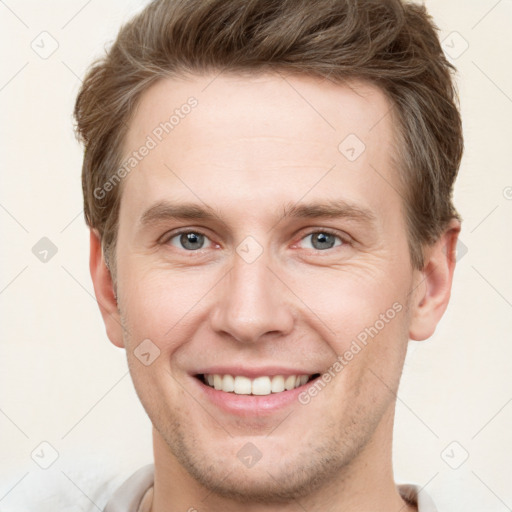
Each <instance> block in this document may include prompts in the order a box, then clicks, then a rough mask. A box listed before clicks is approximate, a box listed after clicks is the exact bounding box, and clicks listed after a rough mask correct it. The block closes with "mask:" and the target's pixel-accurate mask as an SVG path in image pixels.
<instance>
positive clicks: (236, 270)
mask: <svg viewBox="0 0 512 512" xmlns="http://www.w3.org/2000/svg"><path fill="white" fill-rule="evenodd" d="M249 243H250V242H249ZM245 249H247V247H245ZM253 250H254V248H250V247H249V251H246V252H245V253H244V245H243V243H242V244H240V246H239V247H238V248H237V254H235V255H234V258H233V266H232V268H231V271H230V272H229V274H228V275H227V276H226V279H225V280H223V281H224V283H223V286H222V288H221V289H220V290H219V291H220V293H219V294H218V296H217V297H216V303H215V311H214V312H213V314H212V316H211V318H212V327H213V329H214V330H216V331H217V332H221V331H223V332H225V333H228V334H230V335H231V336H232V337H233V338H235V339H236V340H238V341H240V342H255V341H258V340H259V339H261V337H262V336H264V335H265V334H270V333H272V334H274V335H276V336H277V335H278V334H281V335H283V334H287V333H288V332H290V330H291V329H292V327H293V314H292V311H291V307H290V304H289V303H288V301H287V294H286V292H285V286H284V285H283V283H282V282H281V281H280V280H279V279H277V277H276V276H275V275H274V272H273V271H271V270H270V268H269V266H270V264H271V261H270V257H269V256H268V253H267V252H266V251H263V250H261V251H260V254H259V256H257V257H256V258H255V259H254V253H253V254H252V257H251V258H248V257H246V254H248V253H250V252H251V251H253Z"/></svg>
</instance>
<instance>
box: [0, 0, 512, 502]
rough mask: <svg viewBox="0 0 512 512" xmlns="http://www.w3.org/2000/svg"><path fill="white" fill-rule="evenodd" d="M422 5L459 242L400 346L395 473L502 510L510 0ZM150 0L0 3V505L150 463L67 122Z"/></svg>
mask: <svg viewBox="0 0 512 512" xmlns="http://www.w3.org/2000/svg"><path fill="white" fill-rule="evenodd" d="M426 3H427V7H428V8H429V9H430V11H431V13H432V14H433V16H434V18H435V20H436V22H437V24H438V25H439V27H440V28H441V38H442V39H444V40H445V50H446V52H447V53H449V54H450V55H451V56H452V58H453V61H454V62H455V64H456V65H457V67H458V70H459V89H460V95H461V103H462V113H463V118H464V127H465V141H466V153H465V156H464V160H463V163H462V167H461V171H460V177H459V179H458V182H457V185H456V193H455V200H456V205H457V206H458V208H459V210H460V212H461V214H462V216H463V217H464V224H463V231H462V235H461V240H462V243H463V244H464V245H463V246H461V252H460V253H459V254H460V255H461V257H460V260H459V264H458V268H457V269H456V275H455V283H454V289H453V294H452V301H451V304H450V306H449V309H448V311H447V313H446V315H445V317H444V319H443V320H442V322H441V324H440V325H439V328H438V330H437V331H436V334H435V335H434V336H433V337H432V338H431V339H430V340H429V341H426V342H421V343H418V342H411V343H410V350H409V354H408V357H407V361H406V366H405V369H404V376H403V379H402V384H401V387H400V390H399V394H398V401H397V402H398V403H397V419H396V428H395V445H394V467H395V472H396V480H397V482H411V483H417V484H419V485H420V486H425V489H426V491H427V492H428V493H429V494H430V495H431V496H432V497H433V498H434V500H435V501H436V503H437V504H438V506H439V508H440V510H441V511H443V510H444V511H450V512H459V511H460V512H462V511H464V512H482V511H492V512H502V511H503V512H504V511H506V510H511V509H512V486H511V484H512V468H511V466H512V463H511V461H512V441H511V432H512V379H511V378H510V373H511V370H510V369H511V361H512V336H511V334H510V333H511V330H512V277H511V271H510V267H511V258H510V254H511V253H512V242H511V240H512V237H511V229H510V224H511V222H510V221H511V219H512V172H511V163H510V162H511V160H512V158H511V157H512V151H511V147H512V123H511V121H510V120H511V118H512V67H511V64H510V62H511V60H510V55H511V54H512V35H511V31H512V1H511V0H501V1H497V0H478V1H477V0H472V1H468V0H452V1H442V0H429V1H427V2H426ZM143 4H145V2H143V1H140V0H139V1H136V0H131V1H121V0H110V1H108V2H100V1H99V0H89V1H85V0H84V1H78V0H73V1H63V0H62V1H55V0H53V1H47V2H38V1H36V0H25V1H20V2H14V0H8V1H7V2H0V20H1V21H0V38H1V45H0V52H1V62H2V68H1V75H0V119H1V120H2V123H1V127H0V130H1V136H0V145H1V151H0V166H1V178H0V179H1V183H0V229H1V236H2V240H3V243H2V251H1V252H0V261H1V266H0V269H1V270H0V313H1V323H0V329H1V330H0V333H1V344H0V461H1V462H0V510H1V511H2V512H11V511H21V510H29V509H30V510H40V511H52V512H53V511H55V510H66V511H68V512H77V511H83V510H91V511H92V510H98V509H102V508H103V506H104V504H105V501H106V499H107V497H108V495H109V494H110V493H111V492H112V490H113V489H114V488H115V487H117V486H118V485H119V484H120V483H121V482H122V481H123V480H124V479H125V478H126V477H127V476H128V475H130V474H131V473H132V472H133V471H134V470H135V469H137V468H138V467H140V466H141V465H143V464H145V463H148V462H151V460H152V453H151V429H150V423H149V420H148V419H147V418H146V416H145V413H144V411H143V409H142V407H141V405H140V404H139V402H138V399H137V397H136V395H135V392H134V390H133V386H132V384H131V381H130V378H129V375H128V373H127V367H126V362H125V357H124V352H123V351H122V350H119V349H117V348H115V347H114V346H112V345H111V344H110V342H109V341H108V340H107V338H106V335H105V332H104V327H103V324H102V321H101V317H100V315H99V311H98V308H97V305H96V302H95V300H94V297H93V289H92V285H91V280H90V276H89V273H88V232H87V230H86V227H85V223H84V220H83V215H82V208H81V201H82V197H81V188H80V169H81V156H82V155H81V148H80V147H79V146H78V144H77V142H76V141H75V140H74V136H73V131H72V119H71V112H72V108H73V102H74V99H75V95H76V93H77V90H78V87H79V84H80V77H81V76H83V74H84V71H85V69H86V67H87V66H88V65H89V64H90V62H91V60H92V59H93V58H94V57H95V56H98V55H99V54H100V53H101V52H102V50H103V47H104V46H105V44H106V43H107V42H108V41H110V40H112V39H113V38H114V37H115V34H116V31H117V29H118V28H119V26H120V24H121V22H123V21H126V20H128V19H129V18H130V17H131V15H132V14H133V13H134V12H135V11H137V10H138V9H139V8H140V7H141V6H142V5H143ZM44 31H46V32H47V33H48V34H43V35H40V34H41V33H42V32H44ZM454 32H455V33H454ZM31 44H32V46H31ZM57 44H58V48H56V50H55V52H54V53H53V54H51V55H49V56H48V55H46V54H44V52H50V51H51V50H52V49H53V46H56V45H57ZM35 50H37V51H35ZM37 52H39V53H37ZM42 57H47V58H42ZM42 237H47V238H49V239H50V240H51V241H52V243H53V244H54V245H55V246H56V248H57V253H56V254H55V255H54V256H53V257H51V258H50V257H49V256H50V255H49V256H48V261H47V262H46V263H44V262H41V261H40V260H39V259H38V258H36V256H35V255H34V254H33V252H32V248H33V246H34V245H35V244H36V243H37V242H38V241H39V240H40V239H41V238H42ZM466 251H467V252H466ZM42 442H46V443H49V445H48V444H44V445H41V443H42ZM454 443H455V444H454ZM57 453H58V458H57V459H56V460H55V462H54V463H53V464H52V465H51V466H50V467H49V468H48V469H42V468H41V467H40V465H48V464H50V463H51V462H52V460H53V459H52V456H53V455H55V456H57ZM466 455H467V456H468V458H467V460H465V461H464V462H463V460H464V458H465V456H466ZM32 457H33V458H32ZM459 465H460V466H459ZM450 466H453V467H455V466H459V467H458V468H457V469H454V468H452V467H450Z"/></svg>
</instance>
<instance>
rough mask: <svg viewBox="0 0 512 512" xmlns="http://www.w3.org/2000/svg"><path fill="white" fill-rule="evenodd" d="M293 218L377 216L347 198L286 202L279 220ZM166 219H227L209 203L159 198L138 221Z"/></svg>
mask: <svg viewBox="0 0 512 512" xmlns="http://www.w3.org/2000/svg"><path fill="white" fill-rule="evenodd" d="M290 218H297V219H317V218H330V219H338V218H346V219H349V220H354V221H357V222H361V223H366V224H373V223H374V222H375V220H376V216H375V214H374V213H373V212H372V211H371V210H369V209H368V208H365V207H362V206H359V205H355V204H353V203H349V202H347V201H344V200H338V201H334V200H330V201H321V202H313V203H309V204H298V203H293V202H290V203H287V204H286V205H284V207H283V209H282V215H281V217H280V218H279V219H278V223H279V222H281V221H282V220H285V219H290ZM166 220H205V221H217V222H219V221H220V222H221V223H224V222H223V221H222V218H221V215H220V214H219V213H218V212H217V211H216V210H215V209H213V208H211V207H210V206H207V205H199V204H195V203H172V202H169V201H159V202H158V203H156V204H155V205H153V206H151V207H150V208H148V209H147V210H146V211H145V212H144V213H143V214H142V215H141V217H140V221H139V224H140V225H141V226H143V227H146V226H148V225H150V224H154V223H157V222H161V221H166Z"/></svg>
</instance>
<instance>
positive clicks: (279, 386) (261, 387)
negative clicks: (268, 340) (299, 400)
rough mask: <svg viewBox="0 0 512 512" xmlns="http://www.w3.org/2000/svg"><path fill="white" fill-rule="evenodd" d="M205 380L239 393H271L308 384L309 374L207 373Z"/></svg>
mask: <svg viewBox="0 0 512 512" xmlns="http://www.w3.org/2000/svg"><path fill="white" fill-rule="evenodd" d="M204 377H205V380H206V382H207V383H208V385H209V386H211V387H213V388H215V389H218V390H222V391H227V392H228V393H231V392H232V393H235V394H237V395H250V394H253V395H270V393H279V392H281V391H284V390H285V389H286V390H290V389H293V388H298V387H299V386H302V385H304V384H306V382H307V381H308V379H309V375H287V376H284V375H275V376H273V377H266V376H264V377H256V378H255V379H249V378H248V377H243V376H241V375H237V376H236V377H234V376H233V375H219V374H206V375H205V376H204Z"/></svg>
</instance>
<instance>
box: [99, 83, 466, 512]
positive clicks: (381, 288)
mask: <svg viewBox="0 0 512 512" xmlns="http://www.w3.org/2000/svg"><path fill="white" fill-rule="evenodd" d="M214 78H215V75H210V76H189V77H187V78H186V79H165V80H162V81H160V82H158V83H156V84H155V85H153V86H152V87H151V88H150V89H148V90H147V91H146V92H145V93H144V95H143V96H142V98H141V102H140V104H139V106H138V108H137V111H136V113H135V115H134V117H133V118H132V119H131V121H130V124H129V127H130V129H129V132H128V134H127V137H126V140H125V147H124V149H125V154H126V155H128V154H130V152H131V151H133V150H135V149H136V148H139V147H140V146H141V145H142V144H143V143H144V141H145V139H146V137H147V135H148V134H151V132H152V130H153V129H154V128H155V126H157V125H158V124H159V123H160V122H162V121H163V120H165V119H168V117H169V115H170V114H172V112H173V111H174V110H175V109H176V108H178V107H179V106H180V105H182V104H183V103H185V102H186V101H187V98H189V97H190V96H194V97H195V98H197V100H198V105H197V107H196V108H195V109H193V110H192V112H191V113H190V114H189V115H187V116H185V118H184V119H182V120H180V123H179V125H178V126H176V128H175V129H174V130H173V131H172V132H171V133H169V134H168V135H167V136H166V137H165V138H164V139H163V140H162V141H161V142H160V143H159V144H158V146H157V147H156V148H154V149H153V150H152V151H151V152H150V153H149V154H148V155H147V156H146V157H145V158H144V159H143V160H142V161H141V162H140V163H139V164H138V166H137V168H136V169H135V170H134V171H132V172H131V173H130V174H129V176H128V177H127V178H125V180H124V181H123V183H122V200H121V207H120V216H119V231H118V243H117V247H116V265H117V269H116V272H117V274H116V277H117V284H116V287H117V289H116V290H114V285H113V282H112V277H111V275H110V273H109V271H108V269H107V267H106V265H105V261H104V258H103V255H102V251H101V246H100V241H99V238H98V235H97V232H96V231H95V230H92V231H91V259H90V267H91V275H92V278H93V282H94V288H95V293H96V296H97V299H98V303H99V305H100V309H101V312H102V315H103V318H104V321H105V325H106V330H107V334H108V337H109V339H110V340H111V341H112V343H114V344H115V345H116V346H118V347H124V348H125V349H126V354H127V359H128V364H129V368H130V372H131V375H132V378H133V382H134V385H135V388H136V390H137V393H138V395H139V397H140V400H141V402H142V404H143V406H144V408H145V410H146V411H147V413H148V415H149V417H150V419H151V421H152V423H153V426H154V428H153V440H154V458H155V485H154V489H153V499H152V511H153V512H164V511H169V510H172V511H181V510H183V511H185V510H189V509H191V508H192V507H193V508H195V509H197V510H200V511H201V512H203V511H221V510H222V511H228V512H229V511H235V510H239V509H240V505H241V504H243V509H244V510H247V511H251V512H256V511H258V512H260V511H261V512H263V511H265V512H267V511H274V510H280V511H286V512H287V511H299V510H300V511H303V510H308V511H309V512H314V511H320V510H322V511H333V512H334V511H339V510H344V511H345V512H357V511H365V512H370V511H380V512H382V511H394V512H398V511H412V510H416V508H415V507H413V506H410V505H407V504H406V503H405V502H404V501H403V500H402V498H401V497H400V495H399V493H398V491H397V488H396V486H395V483H394V480H393V473H392V459H391V449H392V429H393V419H394V411H395V401H396V392H397V389H398V385H399V381H400V376H401V372H402V368H403V362H404V357H405V354H406V350H407V343H408V340H409V339H414V340H423V339H426V338H428V337H429V336H431V335H432V333H433V332H434V330H435V327H436V324H437V323H438V321H439V320H440V318H441V316H442V315H443V313H444V311H445V309H446V306H447V304H448V301H449V296H450V288H451V283H452V276H453V271H454V266H455V259H454V254H453V253H454V250H455V244H456V239H457V236H458V233H459V230H460V225H459V223H458V222H457V221H455V220H454V221H453V222H452V223H451V224H450V225H449V226H448V228H447V229H446V231H445V232H444V234H443V235H442V236H441V237H440V238H439V240H438V241H437V242H436V243H435V244H434V245H432V246H430V247H427V248H426V249H425V268H424V269H422V270H416V269H413V268H412V265H411V260H410V255H409V250H408V245H407V241H408V239H407V231H406V224H405V218H404V213H403V203H402V198H401V196H400V195H399V194H398V193H397V192H396V190H399V180H398V176H397V170H396V166H395V165H394V163H393V159H392V156H393V155H392V147H393V116H392V115H386V113H388V111H389V108H390V104H389V102H388V100H387V99H386V97H385V96H384V94H383V93H382V92H381V91H380V90H379V89H378V88H376V87H375V86H372V85H369V84H365V83H361V82H353V83H351V84H350V86H349V85H348V84H347V85H339V84H334V83H331V82H329V81H323V80H321V79H316V78H308V77H304V76H291V75H288V76H286V75H282V74H273V75H272V74H259V75H253V76H251V77H241V76H235V75H232V74H231V75H229V74H222V75H219V76H217V77H216V78H215V79H214ZM379 120H380V122H378V121H379ZM351 133H352V134H356V135H357V136H358V137H359V138H360V139H361V140H362V141H364V144H365V145H366V149H365V151H364V152H363V153H362V154H361V155H360V156H359V157H358V158H357V159H356V160H355V161H353V162H350V161H349V160H348V159H347V158H346V157H345V156H344V155H343V154H341V153H340V151H339V150H338V145H339V144H340V142H341V141H342V140H343V139H344V138H345V137H346V136H347V135H348V134H351ZM376 170H378V172H376ZM164 200H165V201H170V202H189V203H194V204H196V205H198V206H201V207H204V206H205V205H208V206H210V207H212V208H214V209H215V212H216V215H217V217H215V219H213V220H205V219H184V220H179V219H178V220H176V219H163V220H160V221H156V222H152V223H150V224H149V225H142V223H141V216H142V215H143V213H144V212H145V211H146V210H148V209H149V208H150V207H152V206H153V205H155V204H156V203H158V202H159V201H164ZM326 200H332V201H336V202H338V203H339V202H341V201H345V202H348V203H350V204H352V205H354V206H355V207H357V208H361V209H366V210H368V211H369V212H371V214H372V216H373V218H374V220H373V222H361V221H358V220H354V219H353V218H347V217H340V218H325V217H322V218H287V219H283V220H280V215H281V213H282V211H283V208H284V207H285V206H286V205H288V204H309V203H313V202H317V201H318V202H320V201H326ZM178 228H180V229H181V228H187V229H188V230H189V231H191V232H195V233H202V234H204V235H206V238H205V239H204V245H203V247H202V248H199V245H200V244H196V246H193V247H198V248H193V249H192V250H191V249H190V248H186V247H184V246H183V245H180V237H179V236H174V238H171V237H172V235H173V232H175V231H176V230H177V229H178ZM322 229H328V230H329V231H331V232H333V233H334V234H335V236H336V237H337V236H339V237H341V238H339V239H338V238H333V239H331V240H335V241H336V242H335V243H334V246H333V247H332V248H330V247H329V248H322V247H321V248H318V243H316V241H315V239H314V238H315V237H314V236H311V235H312V234H314V233H319V232H322ZM164 235H166V237H164ZM247 236H252V237H253V238H254V239H255V240H256V241H257V242H258V244H259V245H260V247H261V249H262V253H261V255H260V256H259V257H258V258H257V259H256V260H255V261H253V262H252V263H247V262H246V261H245V260H244V259H243V258H242V257H240V256H239V254H238V253H237V251H236V249H237V247H238V246H239V244H240V243H241V242H242V241H243V240H244V239H245V238H246V237H247ZM324 247H325V246H324ZM114 292H115V293H114ZM115 295H116V296H117V301H116V297H115ZM394 303H399V304H400V305H402V306H403V309H402V310H401V311H400V312H399V313H397V314H396V316H395V318H394V319H393V320H392V321H389V322H388V323H386V325H385V327H384V328H383V329H381V330H380V331H379V332H378V335H377V336H375V337H374V338H373V339H371V340H370V341H369V343H368V344H367V346H365V347H364V349H363V350H361V351H360V352H359V353H358V354H357V355H355V356H354V358H353V359H352V360H351V361H350V362H349V363H348V364H347V365H346V366H345V367H344V368H343V370H342V371H340V372H338V373H337V374H336V376H335V378H333V379H332V380H331V382H329V383H328V385H326V386H325V388H324V389H322V390H321V391H320V392H319V393H318V395H317V396H316V397H314V399H312V400H311V401H310V402H309V403H308V404H306V405H302V404H301V403H299V402H298V401H295V402H294V403H293V404H291V405H289V406H286V407H285V408H283V409H282V410H279V411H276V412H273V413H271V414H265V413H264V412H261V411H260V413H259V414H258V413H257V412H255V413H254V414H247V415H246V416H245V417H241V416H239V415H233V414H230V413H227V412H225V411H223V410H221V409H219V408H218V407H217V406H216V405H214V404H213V403H211V402H210V401H209V400H208V399H206V398H205V396H204V395H203V394H202V393H200V392H199V391H198V386H197V383H196V382H194V381H193V379H194V377H193V376H191V375H190V372H193V371H194V370H197V369H198V368H201V367H203V368H204V367H206V366H212V365H220V364H226V365H230V364H237V365H240V366H243V367H251V366H256V367H258V366H259V367H261V366H266V365H282V366H285V367H286V368H302V369H306V370H309V371H308V372H306V373H310V372H311V373H313V372H312V371H311V370H313V371H318V372H322V371H326V370H327V369H328V368H329V367H330V366H331V365H332V364H333V363H334V361H335V360H336V357H337V354H343V353H344V352H345V351H346V350H347V349H349V347H350V344H351V342H352V341H353V340H354V339H355V338H356V337H357V335H358V334H359V333H361V332H362V331H364V329H365V328H366V327H369V326H372V325H374V324H375V322H376V321H377V320H378V319H379V315H381V314H382V313H385V312H386V311H387V310H388V309H389V308H391V307H392V305H393V304H394ZM145 339H150V340H151V342H152V343H153V344H154V345H155V346H157V347H158V349H159V350H160V355H159V356H158V357H157V358H156V359H155V360H154V361H153V362H152V364H150V365H148V366H146V365H144V364H142V363H141V362H140V360H139V359H138V358H137V357H136V355H135V352H134V351H135V350H136V348H137V346H138V345H139V344H140V343H141V341H142V340H145ZM248 442H250V443H252V444H254V445H255V446H256V447H257V449H258V450H259V452H260V453H261V454H262V457H261V459H260V460H259V461H258V462H257V463H256V464H255V465H254V466H252V467H250V468H248V467H246V466H244V465H243V464H242V463H241V462H240V460H239V458H238V457H237V453H238V451H239V450H240V449H241V448H242V447H243V446H244V445H246V443H248Z"/></svg>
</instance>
